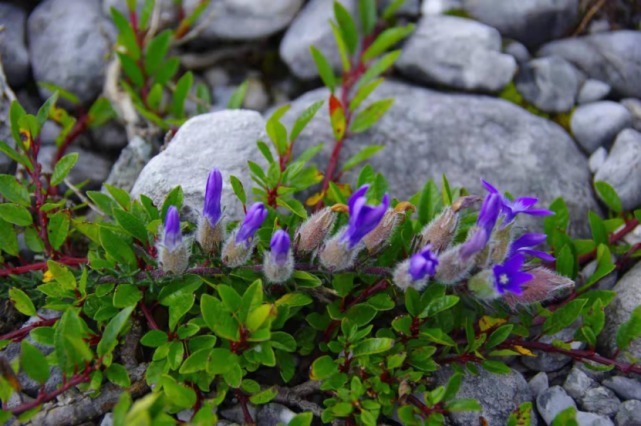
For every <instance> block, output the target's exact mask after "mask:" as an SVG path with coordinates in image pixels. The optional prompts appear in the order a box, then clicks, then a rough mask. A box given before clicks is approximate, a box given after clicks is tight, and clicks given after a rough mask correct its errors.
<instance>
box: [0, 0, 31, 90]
mask: <svg viewBox="0 0 641 426" xmlns="http://www.w3.org/2000/svg"><path fill="white" fill-rule="evenodd" d="M26 22H27V12H26V11H25V10H24V9H23V8H21V7H18V6H16V5H13V4H10V3H0V27H4V29H3V30H2V31H0V61H2V66H3V68H4V72H5V74H6V76H7V80H9V84H11V86H12V87H14V88H16V87H18V86H21V85H22V84H24V83H25V82H26V81H27V80H28V79H29V52H28V51H27V43H26V42H27V38H26V32H25V27H26Z"/></svg>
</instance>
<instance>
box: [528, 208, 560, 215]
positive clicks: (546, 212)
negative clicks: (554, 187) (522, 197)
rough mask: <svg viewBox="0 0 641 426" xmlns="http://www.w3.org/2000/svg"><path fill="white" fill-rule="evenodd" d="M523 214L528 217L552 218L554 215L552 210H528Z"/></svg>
mask: <svg viewBox="0 0 641 426" xmlns="http://www.w3.org/2000/svg"><path fill="white" fill-rule="evenodd" d="M523 213H525V214H529V215H530V216H552V215H554V214H556V213H554V212H553V211H552V210H547V209H529V210H527V211H524V212H523Z"/></svg>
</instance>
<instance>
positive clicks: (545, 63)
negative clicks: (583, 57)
mask: <svg viewBox="0 0 641 426" xmlns="http://www.w3.org/2000/svg"><path fill="white" fill-rule="evenodd" d="M514 82H515V83H516V88H517V89H518V90H519V93H521V94H522V95H523V97H524V98H525V100H527V101H528V102H530V103H532V104H533V105H534V106H536V107H537V108H539V109H541V110H543V111H545V112H566V111H569V110H570V109H572V107H573V106H574V99H575V98H576V95H577V92H578V91H579V75H578V71H577V70H576V68H574V66H573V65H572V64H570V63H569V62H568V61H566V60H565V59H562V58H557V57H555V56H551V57H547V58H539V59H534V60H532V61H530V62H528V63H527V64H525V65H523V66H522V67H521V69H520V70H519V73H518V74H517V75H516V78H515V80H514Z"/></svg>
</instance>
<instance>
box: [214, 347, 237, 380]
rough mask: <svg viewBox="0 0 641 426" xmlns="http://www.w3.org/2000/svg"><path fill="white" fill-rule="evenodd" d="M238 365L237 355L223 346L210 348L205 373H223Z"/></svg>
mask: <svg viewBox="0 0 641 426" xmlns="http://www.w3.org/2000/svg"><path fill="white" fill-rule="evenodd" d="M237 366H238V356H237V355H236V354H234V353H232V352H230V351H229V349H225V348H215V349H212V350H211V353H210V355H209V362H208V363H207V365H206V368H207V373H208V374H211V375H216V374H225V373H227V372H229V371H230V370H232V369H234V368H235V367H237Z"/></svg>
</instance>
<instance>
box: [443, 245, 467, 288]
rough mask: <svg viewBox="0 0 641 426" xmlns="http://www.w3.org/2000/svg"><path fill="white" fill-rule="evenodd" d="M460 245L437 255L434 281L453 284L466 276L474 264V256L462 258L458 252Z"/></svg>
mask: <svg viewBox="0 0 641 426" xmlns="http://www.w3.org/2000/svg"><path fill="white" fill-rule="evenodd" d="M460 250H461V246H460V245H459V246H456V247H452V248H451V249H448V250H447V251H446V252H445V253H443V254H441V255H440V256H439V257H438V261H439V264H438V269H437V270H436V275H435V277H434V278H435V279H436V281H438V282H440V283H442V284H446V285H454V284H458V283H459V282H461V281H462V280H463V279H465V278H467V276H468V275H469V273H470V271H471V270H472V268H474V265H475V256H472V257H469V258H465V259H464V258H463V257H462V256H461V254H460Z"/></svg>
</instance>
